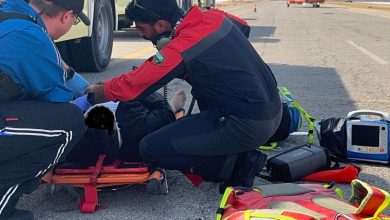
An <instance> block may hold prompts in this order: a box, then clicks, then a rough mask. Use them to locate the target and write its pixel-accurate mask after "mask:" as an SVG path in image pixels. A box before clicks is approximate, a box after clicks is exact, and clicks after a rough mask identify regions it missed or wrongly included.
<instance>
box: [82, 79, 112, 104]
mask: <svg viewBox="0 0 390 220" xmlns="http://www.w3.org/2000/svg"><path fill="white" fill-rule="evenodd" d="M86 92H88V93H93V94H94V95H93V96H94V97H93V103H94V104H97V103H103V102H108V101H109V100H108V99H107V98H106V96H105V95H104V82H98V83H95V84H92V85H90V86H88V88H87V90H86Z"/></svg>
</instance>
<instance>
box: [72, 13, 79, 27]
mask: <svg viewBox="0 0 390 220" xmlns="http://www.w3.org/2000/svg"><path fill="white" fill-rule="evenodd" d="M73 15H74V16H75V17H76V19H74V23H73V25H77V24H78V23H80V21H81V19H80V17H79V16H78V15H77V14H76V13H74V12H73Z"/></svg>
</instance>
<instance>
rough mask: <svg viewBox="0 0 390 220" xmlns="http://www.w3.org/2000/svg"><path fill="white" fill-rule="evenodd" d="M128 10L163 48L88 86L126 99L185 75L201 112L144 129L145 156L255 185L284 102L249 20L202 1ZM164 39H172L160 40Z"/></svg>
mask: <svg viewBox="0 0 390 220" xmlns="http://www.w3.org/2000/svg"><path fill="white" fill-rule="evenodd" d="M126 15H127V16H129V17H130V19H131V20H134V21H135V24H136V27H137V28H138V30H139V33H140V35H141V36H142V37H143V38H145V39H147V40H151V41H152V42H153V44H155V45H156V46H157V48H158V49H159V51H158V52H157V53H156V54H155V55H154V56H153V57H151V58H150V59H148V60H147V61H146V62H145V63H143V64H142V65H141V66H139V67H138V68H137V69H136V70H134V71H131V72H128V73H124V74H122V75H120V76H118V77H115V78H113V79H110V80H108V81H106V82H104V83H101V84H94V85H91V86H90V87H89V88H88V91H90V92H94V94H95V100H96V101H97V102H102V101H107V100H119V101H128V100H133V99H137V98H143V97H145V96H148V95H149V94H151V93H152V92H154V91H156V90H157V89H159V88H161V87H162V86H163V85H165V84H167V83H168V82H169V81H171V80H172V79H174V78H180V79H183V80H185V81H186V82H188V83H189V84H190V85H191V86H192V91H191V93H192V95H193V96H194V98H195V99H196V100H197V103H198V106H199V109H200V113H198V114H194V115H191V116H188V117H185V118H184V119H181V120H178V121H176V122H174V123H172V124H169V125H167V126H165V127H163V128H161V129H159V130H157V131H155V132H153V133H151V134H149V135H147V136H146V137H144V138H143V139H142V140H141V143H140V154H141V156H142V157H143V159H144V160H145V161H146V162H149V163H151V164H152V165H155V166H159V167H162V168H165V169H173V170H179V171H181V172H183V173H184V174H188V175H187V177H190V176H192V177H193V176H194V174H195V175H198V176H201V177H203V179H206V180H214V181H220V180H225V184H224V185H226V184H227V185H233V186H252V185H253V181H254V177H255V174H256V173H257V171H258V169H259V167H262V166H263V165H264V162H265V160H266V156H265V154H263V153H261V152H260V151H256V150H255V149H256V148H257V147H258V146H260V145H262V144H264V143H266V141H267V140H268V139H269V138H270V137H271V136H272V135H273V133H274V132H275V131H276V129H277V127H278V125H279V122H280V119H281V113H282V110H281V101H280V98H279V95H278V90H277V83H276V80H275V78H274V76H273V74H272V72H271V70H270V69H269V68H268V66H267V65H266V64H265V63H264V61H263V60H262V59H261V58H260V56H259V55H258V54H257V52H256V50H255V49H254V48H253V47H252V45H251V44H250V42H249V41H248V39H247V37H248V35H249V31H250V28H249V26H248V25H247V23H246V22H245V21H243V20H242V19H239V18H237V17H235V16H232V15H229V14H227V13H225V12H222V11H219V10H208V11H201V10H200V9H199V7H197V6H194V7H192V8H191V9H190V10H189V11H188V13H185V12H183V11H182V10H181V9H179V8H178V6H177V3H176V0H133V1H132V2H131V3H130V4H129V5H128V7H127V9H126ZM167 33H168V34H169V38H170V39H171V40H170V41H169V40H167V39H166V35H167ZM245 35H247V36H245ZM164 36H165V39H161V38H164ZM160 41H163V42H167V41H168V42H167V43H166V44H165V45H163V46H162V45H161V43H160ZM237 155H238V156H237Z"/></svg>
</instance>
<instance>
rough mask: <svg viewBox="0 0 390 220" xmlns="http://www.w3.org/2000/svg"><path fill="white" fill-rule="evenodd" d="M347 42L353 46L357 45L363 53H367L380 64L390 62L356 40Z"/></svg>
mask: <svg viewBox="0 0 390 220" xmlns="http://www.w3.org/2000/svg"><path fill="white" fill-rule="evenodd" d="M347 43H349V44H350V45H351V46H353V47H355V48H356V49H358V50H360V51H361V52H362V53H364V54H366V55H367V56H369V57H370V58H371V59H373V60H375V61H376V62H377V63H379V64H389V63H388V62H386V61H385V60H383V59H382V58H380V57H378V56H377V55H375V54H373V53H371V52H370V51H369V50H367V49H366V48H364V47H361V46H359V45H357V44H356V43H355V42H353V41H350V40H347Z"/></svg>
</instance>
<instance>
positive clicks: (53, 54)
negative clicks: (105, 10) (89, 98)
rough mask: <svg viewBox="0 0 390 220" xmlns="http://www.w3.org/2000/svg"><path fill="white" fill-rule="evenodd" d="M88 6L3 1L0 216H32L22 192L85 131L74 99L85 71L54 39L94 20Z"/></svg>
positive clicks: (71, 1)
mask: <svg viewBox="0 0 390 220" xmlns="http://www.w3.org/2000/svg"><path fill="white" fill-rule="evenodd" d="M83 6H84V0H30V1H29V2H26V1H24V0H1V1H0V219H33V218H34V216H33V214H32V212H31V211H27V210H18V209H15V205H16V203H17V201H18V200H19V197H20V196H22V195H23V194H24V193H29V192H32V191H33V190H35V189H36V187H37V186H38V184H39V182H40V179H41V177H42V176H43V175H45V174H46V173H47V172H48V171H49V170H50V169H52V168H53V167H54V166H55V165H56V164H58V163H59V162H61V161H62V160H64V158H65V157H66V155H67V154H68V153H69V152H70V151H71V149H72V148H73V147H74V145H75V144H76V143H77V142H78V141H79V139H80V138H81V137H82V135H83V134H84V130H85V125H84V117H83V114H82V111H81V110H80V108H79V107H78V106H77V105H75V104H72V103H70V102H71V101H72V99H73V98H74V97H75V88H77V87H75V85H77V86H79V85H81V81H80V78H79V75H78V74H77V73H76V78H73V79H72V76H73V77H74V75H75V74H74V72H73V71H70V70H71V69H70V68H68V67H67V66H66V65H65V63H64V62H63V61H62V59H61V56H60V54H59V52H58V50H57V49H56V47H55V44H54V42H53V40H56V39H58V38H60V37H61V36H63V35H64V34H65V33H67V32H68V31H69V30H70V29H71V27H72V26H73V25H74V24H76V23H78V21H80V20H81V21H82V22H83V23H84V24H85V25H89V23H90V21H89V19H88V18H87V17H86V16H85V14H83V12H82V9H83ZM79 90H83V88H82V87H80V88H79ZM83 100H85V96H82V97H81V98H80V99H78V102H77V103H78V104H79V105H80V106H81V105H84V101H83Z"/></svg>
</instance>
